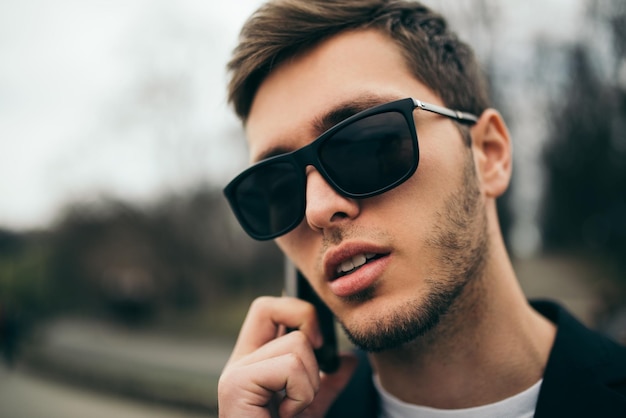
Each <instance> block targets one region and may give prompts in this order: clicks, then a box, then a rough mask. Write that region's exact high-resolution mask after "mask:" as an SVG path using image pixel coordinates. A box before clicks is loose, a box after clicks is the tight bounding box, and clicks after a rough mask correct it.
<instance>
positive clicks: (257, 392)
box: [218, 354, 317, 416]
mask: <svg viewBox="0 0 626 418" xmlns="http://www.w3.org/2000/svg"><path fill="white" fill-rule="evenodd" d="M281 391H284V397H283V399H282V400H281V401H280V405H279V410H280V411H281V416H294V415H295V414H297V413H299V412H301V411H302V410H304V408H306V407H307V406H308V405H309V404H310V403H311V402H312V401H313V399H314V398H315V393H316V391H317V388H316V386H315V385H314V384H312V382H311V381H310V380H309V376H308V374H307V373H306V370H305V368H304V364H303V363H302V361H301V360H300V358H298V357H297V356H295V355H293V354H284V355H282V356H278V357H273V358H270V359H266V360H264V361H262V362H257V363H253V364H249V365H246V366H244V367H238V368H234V367H233V368H230V369H228V370H227V371H225V372H224V373H223V374H222V376H221V377H220V381H219V385H218V396H219V403H220V405H219V407H220V414H221V415H220V416H268V415H267V414H268V412H269V407H270V403H271V401H272V400H273V398H274V395H275V394H276V393H278V392H281ZM282 411H284V412H282ZM283 413H284V414H286V415H282V414H283Z"/></svg>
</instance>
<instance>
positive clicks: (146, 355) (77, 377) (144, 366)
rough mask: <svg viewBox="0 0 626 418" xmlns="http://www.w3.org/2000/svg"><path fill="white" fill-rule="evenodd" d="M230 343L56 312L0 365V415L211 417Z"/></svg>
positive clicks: (3, 417) (12, 417)
mask: <svg viewBox="0 0 626 418" xmlns="http://www.w3.org/2000/svg"><path fill="white" fill-rule="evenodd" d="M231 348H232V342H229V341H219V340H217V341H216V340H214V339H205V340H200V339H197V340H189V339H181V338H175V337H173V336H171V335H162V334H155V333H150V332H146V331H144V330H141V329H135V328H129V327H123V326H115V325H112V324H110V323H105V322H98V321H94V320H84V319H67V318H66V319H62V320H57V321H55V322H52V323H49V324H47V325H46V326H45V327H44V328H43V329H41V330H40V332H39V333H38V335H37V336H36V339H35V340H34V341H31V342H29V343H28V344H27V345H25V346H24V347H23V350H22V352H21V353H20V354H21V355H20V357H19V359H20V361H19V363H18V367H17V369H16V371H9V370H6V369H2V370H0V418H35V417H37V418H38V417H82V416H89V417H100V416H102V417H105V416H106V417H144V416H145V417H148V416H150V417H195V416H198V417H199V416H204V417H206V416H209V417H211V416H214V411H215V408H216V405H217V380H218V378H219V374H220V372H221V370H222V368H223V367H224V364H225V363H226V360H227V359H228V355H229V354H230V351H231ZM70 384H71V385H70ZM131 399H132V401H131ZM190 411H194V412H193V413H192V412H190ZM157 412H158V413H157ZM194 414H195V415H194Z"/></svg>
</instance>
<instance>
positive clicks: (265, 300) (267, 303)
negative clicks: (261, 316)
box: [250, 296, 274, 314]
mask: <svg viewBox="0 0 626 418" xmlns="http://www.w3.org/2000/svg"><path fill="white" fill-rule="evenodd" d="M273 300H274V298H272V297H270V296H259V297H258V298H256V299H254V300H253V301H252V303H251V304H250V312H252V313H255V314H258V313H261V312H265V311H266V310H267V309H269V308H270V307H271V306H272V304H273V303H274V302H273Z"/></svg>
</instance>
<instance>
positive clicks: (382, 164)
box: [224, 98, 478, 240]
mask: <svg viewBox="0 0 626 418" xmlns="http://www.w3.org/2000/svg"><path fill="white" fill-rule="evenodd" d="M416 108H419V109H422V110H426V111H429V112H433V113H437V114H439V115H443V116H446V117H449V118H452V119H454V120H456V121H458V122H460V123H464V124H470V125H471V124H474V123H476V121H477V120H478V119H477V117H476V116H474V115H472V114H469V113H465V112H460V111H457V110H452V109H448V108H445V107H442V106H437V105H433V104H428V103H424V102H421V101H419V100H415V99H412V98H407V99H402V100H397V101H393V102H390V103H386V104H382V105H379V106H376V107H373V108H370V109H367V110H364V111H362V112H359V113H357V114H355V115H353V116H350V117H349V118H347V119H345V120H344V121H342V122H340V123H338V124H337V125H335V126H333V127H332V128H330V129H329V130H327V131H326V132H324V133H323V134H322V135H320V136H319V137H318V138H317V139H316V140H315V141H313V142H312V143H310V144H309V145H307V146H304V147H302V148H300V149H297V150H295V151H293V152H289V153H286V154H281V155H278V156H275V157H271V158H268V159H266V160H263V161H260V162H258V163H256V164H255V165H253V166H251V167H250V168H248V169H246V170H245V171H243V172H242V173H241V174H239V175H238V176H237V177H235V178H234V179H233V180H232V181H231V182H230V183H229V184H228V185H227V186H226V187H225V188H224V194H225V195H226V198H227V199H228V202H229V204H230V206H231V208H232V210H233V212H234V214H235V216H236V217H237V220H238V221H239V223H240V224H241V226H242V227H243V229H244V230H245V231H246V232H247V233H248V235H250V236H251V237H252V238H254V239H257V240H268V239H272V238H276V237H278V236H281V235H283V234H286V233H287V232H289V231H291V230H292V229H294V228H295V227H296V226H298V225H299V224H300V222H301V221H302V219H303V218H304V214H305V207H306V173H305V168H306V167H307V166H309V165H312V166H313V167H315V169H316V170H317V171H318V172H319V173H320V174H321V175H322V177H323V178H324V179H325V180H326V182H328V184H329V185H330V186H332V187H333V189H335V190H336V191H337V192H338V193H339V194H341V195H342V196H345V197H347V198H352V199H364V198H367V197H372V196H376V195H379V194H381V193H384V192H386V191H388V190H390V189H393V188H394V187H396V186H398V185H399V184H401V183H403V182H404V181H406V180H407V179H408V178H409V177H411V176H412V175H413V173H414V172H415V170H417V164H418V162H419V147H418V142H417V131H416V129H415V121H414V119H413V110H415V109H416Z"/></svg>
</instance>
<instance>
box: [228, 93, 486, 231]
mask: <svg viewBox="0 0 626 418" xmlns="http://www.w3.org/2000/svg"><path fill="white" fill-rule="evenodd" d="M417 108H419V109H422V110H426V111H428V112H432V113H436V114H439V115H442V116H446V117H449V118H451V119H454V120H456V121H458V122H460V123H463V124H470V125H471V124H474V123H476V122H477V121H478V118H477V117H476V116H475V115H473V114H471V113H466V112H461V111H458V110H453V109H449V108H446V107H443V106H438V105H434V104H430V103H424V102H422V101H420V100H417V99H413V98H406V99H401V100H395V101H392V102H389V103H385V104H381V105H378V106H375V107H372V108H369V109H366V110H364V111H362V112H359V113H356V114H354V115H352V116H350V117H348V118H346V119H345V120H343V121H341V122H340V123H338V124H336V125H335V126H333V127H331V128H330V129H328V130H327V131H325V132H324V133H322V134H321V135H320V136H318V137H317V138H316V139H315V140H314V141H313V142H311V143H310V144H308V145H305V146H304V147H302V148H299V149H297V150H294V151H292V152H288V153H286V154H281V155H277V156H274V157H270V158H267V159H265V160H262V161H260V162H258V163H256V164H254V165H252V166H251V167H249V168H247V169H246V170H244V171H243V172H241V173H240V174H239V175H238V176H236V177H235V178H234V179H233V180H232V181H231V182H230V183H228V185H227V186H226V187H225V188H224V195H225V196H226V199H227V200H228V202H229V204H230V206H231V209H232V211H233V213H234V214H235V217H236V218H237V220H238V221H239V223H240V224H241V226H242V228H243V229H244V230H245V231H246V233H247V234H248V235H250V236H251V237H252V238H254V239H256V240H260V241H264V240H270V239H273V238H276V237H279V236H281V235H284V234H286V233H287V232H289V231H291V230H292V229H294V228H295V227H296V226H298V225H299V224H300V222H302V219H304V216H305V208H306V172H305V169H306V167H307V166H309V165H312V166H313V167H315V169H316V170H317V171H318V172H319V173H320V174H321V176H322V177H323V178H324V180H325V181H326V182H328V184H329V185H330V186H331V187H332V188H333V189H334V190H336V191H337V192H338V193H339V194H341V195H342V196H344V197H347V198H351V199H365V198H368V197H373V196H376V195H379V194H382V193H385V192H386V191H389V190H391V189H393V188H395V187H397V186H398V185H400V184H401V183H403V182H405V181H406V180H407V179H408V178H410V177H411V176H412V175H413V174H414V173H415V171H416V170H417V166H418V164H419V143H418V138H417V130H416V128H415V119H414V118H413V111H414V110H415V109H417ZM390 112H397V113H400V114H402V116H403V117H404V119H405V120H406V122H407V124H408V128H409V133H410V135H411V140H412V145H413V154H414V155H413V164H412V165H411V167H410V169H409V170H408V171H407V172H406V173H405V174H404V175H403V176H402V177H400V178H399V179H397V180H395V181H393V182H392V183H390V184H388V185H387V186H385V187H382V188H380V189H377V190H374V191H372V192H368V193H351V192H349V191H347V190H345V189H343V188H342V187H340V186H339V185H338V184H337V183H336V182H335V181H334V180H333V179H332V177H331V176H330V175H329V174H328V172H327V171H326V169H325V168H324V165H323V163H322V161H321V160H320V156H319V149H320V147H321V146H322V145H323V144H324V143H325V142H326V141H327V140H328V139H329V138H332V137H333V135H334V134H335V133H336V132H337V131H339V130H341V129H343V128H345V127H346V126H347V125H350V124H352V123H354V122H357V121H359V120H362V119H365V118H368V117H370V116H374V115H377V114H382V113H390ZM276 163H289V164H291V165H292V166H294V168H295V169H296V170H295V172H296V176H297V178H298V183H299V184H298V190H304V192H301V196H299V198H298V203H297V206H295V209H296V210H297V212H298V216H297V217H295V218H294V220H293V222H291V223H289V224H288V226H286V227H284V228H282V229H281V230H279V231H277V232H274V233H272V234H258V233H257V232H255V231H254V230H253V228H252V227H250V226H249V223H248V221H247V220H246V218H245V216H244V215H243V214H242V213H241V210H240V207H239V204H238V202H237V188H238V187H239V185H240V184H241V183H242V182H243V181H244V180H245V179H247V178H248V176H249V175H251V174H252V173H254V172H257V171H258V170H259V169H262V168H263V167H265V166H267V165H273V164H276Z"/></svg>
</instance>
